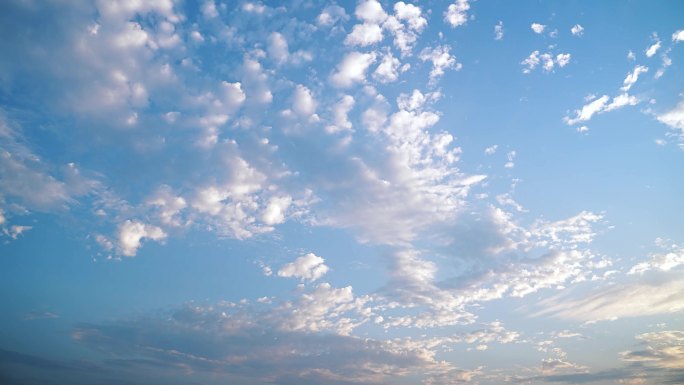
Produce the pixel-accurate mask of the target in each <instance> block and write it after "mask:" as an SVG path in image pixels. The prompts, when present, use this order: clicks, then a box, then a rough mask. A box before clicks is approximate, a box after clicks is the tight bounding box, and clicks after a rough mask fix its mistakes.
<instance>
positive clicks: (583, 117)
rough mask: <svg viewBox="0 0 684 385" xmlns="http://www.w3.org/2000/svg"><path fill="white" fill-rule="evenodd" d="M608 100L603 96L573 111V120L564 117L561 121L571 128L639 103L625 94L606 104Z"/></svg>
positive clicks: (631, 96)
mask: <svg viewBox="0 0 684 385" xmlns="http://www.w3.org/2000/svg"><path fill="white" fill-rule="evenodd" d="M609 100H611V99H610V97H609V96H608V95H603V96H601V97H600V98H598V99H595V100H593V101H591V102H590V103H587V104H585V105H584V106H583V107H582V108H581V109H580V110H575V117H574V118H570V117H568V116H566V117H565V118H564V119H563V120H565V123H567V124H568V125H570V126H572V125H574V124H577V123H581V122H586V121H589V120H591V118H592V117H593V116H594V115H596V114H601V113H604V112H609V111H613V110H617V109H619V108H622V107H625V106H634V105H637V104H638V103H639V99H638V98H637V97H635V96H634V95H629V94H627V93H623V94H620V95H617V96H615V97H614V98H613V99H612V101H611V102H610V103H608V101H609Z"/></svg>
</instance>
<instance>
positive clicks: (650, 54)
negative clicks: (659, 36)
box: [646, 40, 660, 57]
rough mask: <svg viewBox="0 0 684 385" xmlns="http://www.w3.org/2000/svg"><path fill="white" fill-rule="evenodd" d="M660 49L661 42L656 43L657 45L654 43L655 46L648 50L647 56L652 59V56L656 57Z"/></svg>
mask: <svg viewBox="0 0 684 385" xmlns="http://www.w3.org/2000/svg"><path fill="white" fill-rule="evenodd" d="M659 49H660V40H658V41H656V42H655V43H653V45H651V46H650V47H648V49H646V56H647V57H651V56H653V55H655V54H656V52H658V50H659Z"/></svg>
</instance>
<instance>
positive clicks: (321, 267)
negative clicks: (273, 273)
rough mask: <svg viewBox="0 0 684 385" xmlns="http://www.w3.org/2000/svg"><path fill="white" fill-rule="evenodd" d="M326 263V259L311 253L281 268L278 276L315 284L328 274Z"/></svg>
mask: <svg viewBox="0 0 684 385" xmlns="http://www.w3.org/2000/svg"><path fill="white" fill-rule="evenodd" d="M324 262H325V259H323V258H321V257H319V256H317V255H315V254H314V253H309V254H306V255H303V256H301V257H299V258H297V259H295V260H294V262H290V263H288V264H286V265H285V266H283V267H281V268H280V270H278V276H279V277H286V278H299V279H301V280H302V281H310V282H313V281H316V280H318V279H319V278H321V277H322V276H324V275H325V273H327V272H328V270H329V268H328V266H326V265H325V263H324Z"/></svg>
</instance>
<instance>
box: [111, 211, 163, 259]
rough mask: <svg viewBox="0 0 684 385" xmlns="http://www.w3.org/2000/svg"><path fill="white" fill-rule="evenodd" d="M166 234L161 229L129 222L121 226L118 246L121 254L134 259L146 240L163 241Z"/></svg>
mask: <svg viewBox="0 0 684 385" xmlns="http://www.w3.org/2000/svg"><path fill="white" fill-rule="evenodd" d="M165 238H166V233H165V232H164V231H163V230H162V229H161V228H159V227H157V226H153V225H148V224H144V223H142V222H137V221H130V220H127V221H125V222H124V223H122V224H121V225H120V226H119V238H118V246H119V250H120V252H121V254H123V255H125V256H127V257H134V256H135V255H136V254H137V252H138V249H139V248H140V246H142V241H143V240H144V239H151V240H153V241H158V242H159V241H162V240H164V239H165Z"/></svg>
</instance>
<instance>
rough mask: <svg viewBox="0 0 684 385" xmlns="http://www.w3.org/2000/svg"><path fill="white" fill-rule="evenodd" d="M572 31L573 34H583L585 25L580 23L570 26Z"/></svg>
mask: <svg viewBox="0 0 684 385" xmlns="http://www.w3.org/2000/svg"><path fill="white" fill-rule="evenodd" d="M570 32H571V33H572V34H573V36H582V35H583V34H584V27H582V26H581V25H579V24H575V25H574V26H573V27H572V28H570Z"/></svg>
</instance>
